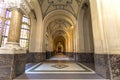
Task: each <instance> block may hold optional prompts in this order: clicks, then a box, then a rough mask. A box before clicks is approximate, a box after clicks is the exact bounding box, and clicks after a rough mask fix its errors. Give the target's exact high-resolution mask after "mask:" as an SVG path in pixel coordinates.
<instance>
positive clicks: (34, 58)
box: [27, 52, 46, 63]
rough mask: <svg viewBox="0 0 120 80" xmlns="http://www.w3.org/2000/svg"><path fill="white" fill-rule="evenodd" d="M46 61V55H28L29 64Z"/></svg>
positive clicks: (34, 53) (35, 53)
mask: <svg viewBox="0 0 120 80" xmlns="http://www.w3.org/2000/svg"><path fill="white" fill-rule="evenodd" d="M45 59H46V54H45V53H40V52H38V53H37V52H33V53H27V63H39V62H42V61H44V60H45Z"/></svg>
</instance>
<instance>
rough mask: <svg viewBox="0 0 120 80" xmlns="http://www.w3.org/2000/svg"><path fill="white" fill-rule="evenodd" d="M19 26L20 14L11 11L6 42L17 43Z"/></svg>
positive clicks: (20, 23) (15, 10)
mask: <svg viewBox="0 0 120 80" xmlns="http://www.w3.org/2000/svg"><path fill="white" fill-rule="evenodd" d="M21 25H22V13H21V12H20V11H19V10H17V9H13V10H12V17H11V20H10V29H9V35H8V42H15V43H19V39H20V32H21Z"/></svg>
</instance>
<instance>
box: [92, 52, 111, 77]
mask: <svg viewBox="0 0 120 80" xmlns="http://www.w3.org/2000/svg"><path fill="white" fill-rule="evenodd" d="M94 56H95V57H94V58H95V71H96V73H97V74H99V75H101V76H102V77H104V78H106V79H107V78H110V71H109V62H108V61H109V59H108V55H107V54H95V55H94Z"/></svg>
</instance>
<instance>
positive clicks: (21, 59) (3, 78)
mask: <svg viewBox="0 0 120 80" xmlns="http://www.w3.org/2000/svg"><path fill="white" fill-rule="evenodd" d="M25 64H26V55H25V54H0V80H12V79H13V78H15V77H17V76H19V75H21V74H22V73H24V71H25Z"/></svg>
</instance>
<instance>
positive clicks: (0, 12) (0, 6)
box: [0, 3, 6, 17]
mask: <svg viewBox="0 0 120 80" xmlns="http://www.w3.org/2000/svg"><path fill="white" fill-rule="evenodd" d="M5 12H6V9H5V5H3V3H0V16H1V17H5Z"/></svg>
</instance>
